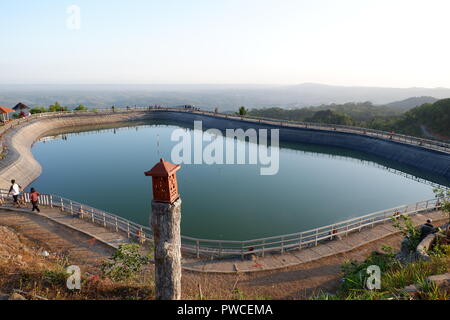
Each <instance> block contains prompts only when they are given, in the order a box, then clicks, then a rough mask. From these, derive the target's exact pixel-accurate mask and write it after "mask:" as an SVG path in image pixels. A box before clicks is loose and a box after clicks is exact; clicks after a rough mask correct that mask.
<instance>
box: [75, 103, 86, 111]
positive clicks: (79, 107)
mask: <svg viewBox="0 0 450 320" xmlns="http://www.w3.org/2000/svg"><path fill="white" fill-rule="evenodd" d="M74 110H75V111H86V110H87V108H86V107H85V106H83V105H82V104H80V105H79V106H78V107H76V108H75V109H74Z"/></svg>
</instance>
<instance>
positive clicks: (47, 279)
mask: <svg viewBox="0 0 450 320" xmlns="http://www.w3.org/2000/svg"><path fill="white" fill-rule="evenodd" d="M66 279H67V273H66V272H65V271H63V270H60V271H55V270H46V271H44V274H43V279H42V280H43V282H44V284H47V285H50V286H60V287H61V286H65V283H66Z"/></svg>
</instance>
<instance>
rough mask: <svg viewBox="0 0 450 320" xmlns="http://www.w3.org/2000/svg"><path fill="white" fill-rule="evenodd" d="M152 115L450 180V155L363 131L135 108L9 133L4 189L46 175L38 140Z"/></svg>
mask: <svg viewBox="0 0 450 320" xmlns="http://www.w3.org/2000/svg"><path fill="white" fill-rule="evenodd" d="M146 119H155V120H166V121H174V122H178V123H180V122H181V123H187V124H188V125H192V124H193V121H194V120H202V122H203V128H205V129H207V128H217V129H221V130H225V129H227V128H242V129H244V130H246V129H249V128H255V129H259V128H261V129H262V128H279V129H280V139H281V140H282V141H287V142H301V143H310V144H319V145H327V146H335V147H342V148H347V149H352V150H356V151H362V152H365V153H368V154H372V155H376V156H379V157H382V158H385V159H388V160H391V161H396V162H399V163H402V164H406V165H410V166H412V167H415V168H418V169H420V170H424V171H427V172H430V173H433V174H438V175H440V176H443V177H446V178H447V179H450V154H446V153H442V152H438V151H433V150H430V149H425V148H422V147H419V146H412V145H407V144H402V143H397V142H393V141H388V140H384V139H379V138H374V137H368V136H364V135H359V134H352V133H344V132H334V131H325V130H314V129H304V128H286V127H279V126H275V125H267V124H256V123H254V122H246V121H239V120H231V119H223V118H216V117H213V116H208V115H200V114H193V113H185V112H174V111H158V110H156V111H155V110H154V111H151V112H149V111H132V112H116V113H112V112H101V113H86V114H71V115H66V116H59V117H56V116H55V117H49V118H44V119H37V120H32V121H31V122H29V123H26V124H23V125H21V126H18V127H16V128H14V129H10V131H9V132H8V133H7V134H6V135H5V136H4V143H5V144H6V145H7V146H8V153H7V156H6V158H5V159H3V160H1V162H0V188H9V186H10V180H11V179H16V180H17V182H18V183H19V184H20V185H22V186H23V187H25V186H27V185H29V184H30V183H31V182H32V181H33V180H34V179H36V178H37V177H38V176H39V175H40V173H41V166H40V164H39V163H38V162H37V161H36V160H35V159H34V157H33V155H32V153H31V147H32V145H33V143H34V142H35V141H36V140H37V139H39V138H41V137H43V136H45V135H46V134H48V133H50V132H51V133H53V134H55V132H57V131H58V130H61V131H66V130H64V129H67V128H70V127H73V128H75V127H80V126H87V125H100V124H109V123H117V122H128V121H140V120H146Z"/></svg>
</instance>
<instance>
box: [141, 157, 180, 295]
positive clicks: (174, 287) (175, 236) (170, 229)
mask: <svg viewBox="0 0 450 320" xmlns="http://www.w3.org/2000/svg"><path fill="white" fill-rule="evenodd" d="M179 169H180V165H175V164H173V163H170V162H167V161H164V159H161V160H160V161H159V162H158V163H157V164H156V165H155V166H154V167H153V168H152V169H151V170H150V171H147V172H145V175H146V176H150V177H152V186H153V201H152V214H151V218H150V225H151V228H152V232H153V243H154V246H155V252H154V256H155V287H156V299H157V300H179V299H180V298H181V232H180V224H181V199H180V195H179V194H178V185H177V174H176V172H177V171H178V170H179Z"/></svg>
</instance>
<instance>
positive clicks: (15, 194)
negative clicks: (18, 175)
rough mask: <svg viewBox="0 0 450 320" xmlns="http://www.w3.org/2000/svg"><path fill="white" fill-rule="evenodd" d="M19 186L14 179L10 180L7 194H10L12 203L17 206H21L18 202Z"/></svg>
mask: <svg viewBox="0 0 450 320" xmlns="http://www.w3.org/2000/svg"><path fill="white" fill-rule="evenodd" d="M20 189H21V188H20V186H19V185H18V184H17V183H16V180H14V179H12V180H11V187H10V188H9V192H8V196H9V195H10V194H12V196H13V199H14V204H15V205H16V207H17V208H21V206H20V203H19V195H20Z"/></svg>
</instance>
